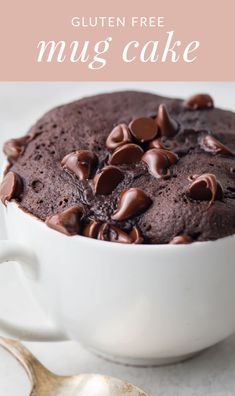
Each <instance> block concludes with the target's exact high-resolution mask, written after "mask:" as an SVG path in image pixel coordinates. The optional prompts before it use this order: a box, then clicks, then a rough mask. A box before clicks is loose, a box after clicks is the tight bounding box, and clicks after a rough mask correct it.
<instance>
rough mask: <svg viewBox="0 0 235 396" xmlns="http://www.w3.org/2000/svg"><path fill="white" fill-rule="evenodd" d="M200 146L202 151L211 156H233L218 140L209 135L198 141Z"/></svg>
mask: <svg viewBox="0 0 235 396" xmlns="http://www.w3.org/2000/svg"><path fill="white" fill-rule="evenodd" d="M200 146H201V148H202V149H203V150H205V151H208V152H210V153H212V154H223V155H234V154H233V152H232V151H231V150H230V149H229V148H228V147H226V146H224V145H223V144H222V143H221V142H220V141H219V140H217V139H216V138H214V137H213V136H211V135H207V136H204V137H202V138H201V139H200Z"/></svg>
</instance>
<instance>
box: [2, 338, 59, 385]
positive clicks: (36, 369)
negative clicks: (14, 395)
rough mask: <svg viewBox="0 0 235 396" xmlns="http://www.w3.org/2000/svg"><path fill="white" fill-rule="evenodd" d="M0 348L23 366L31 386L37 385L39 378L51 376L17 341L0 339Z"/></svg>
mask: <svg viewBox="0 0 235 396" xmlns="http://www.w3.org/2000/svg"><path fill="white" fill-rule="evenodd" d="M0 346H2V347H3V348H4V349H6V350H7V351H8V352H10V353H11V354H12V355H13V356H14V357H15V358H16V359H17V360H18V362H19V363H20V364H21V365H22V366H23V368H24V369H25V371H26V373H27V375H28V377H29V380H30V382H31V384H35V383H37V382H38V380H39V377H40V379H42V377H44V378H45V379H46V378H48V377H49V376H51V375H52V374H51V373H50V371H49V370H47V369H46V368H45V367H44V366H43V365H42V364H41V363H40V362H39V361H38V360H37V359H36V358H35V356H33V354H32V353H31V352H30V351H29V350H28V349H27V348H26V347H25V346H23V345H22V344H21V343H20V342H19V341H17V340H13V339H9V338H3V337H0Z"/></svg>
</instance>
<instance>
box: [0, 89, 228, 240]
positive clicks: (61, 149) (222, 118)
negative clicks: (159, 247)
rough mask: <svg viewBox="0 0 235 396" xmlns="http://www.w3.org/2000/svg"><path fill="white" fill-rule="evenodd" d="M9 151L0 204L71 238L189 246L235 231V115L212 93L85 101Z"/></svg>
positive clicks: (52, 116)
mask: <svg viewBox="0 0 235 396" xmlns="http://www.w3.org/2000/svg"><path fill="white" fill-rule="evenodd" d="M4 153H5V154H6V156H7V158H8V161H9V166H8V167H7V169H6V171H5V176H4V179H3V182H2V184H1V187H0V198H1V200H2V202H3V203H4V204H6V203H7V202H8V201H10V200H16V201H17V202H18V204H19V206H20V208H21V209H23V210H25V211H27V212H29V213H31V214H32V215H34V216H36V217H37V218H39V219H41V220H42V221H44V222H45V223H46V225H47V226H49V227H51V228H53V229H55V230H57V231H60V232H62V233H64V234H66V235H77V234H79V235H84V236H86V237H91V238H96V239H100V240H104V241H111V242H120V243H130V244H131V243H134V244H141V243H146V244H182V243H191V242H194V241H208V240H216V239H218V238H222V237H225V236H228V235H232V234H234V233H235V114H234V113H232V112H229V111H225V110H220V109H217V108H214V103H213V99H212V98H211V97H210V96H209V95H205V94H199V95H195V96H193V97H191V98H189V99H188V100H186V101H183V100H179V99H170V98H164V97H160V96H157V95H153V94H149V93H143V92H129V91H128V92H115V93H111V94H102V95H97V96H93V97H90V98H84V99H81V100H78V101H76V102H73V103H70V104H66V105H63V106H60V107H57V108H56V109H53V110H51V111H50V112H48V113H47V114H45V115H44V116H43V117H42V118H41V119H40V120H39V121H38V122H37V123H36V124H35V125H34V126H33V127H32V128H31V129H30V131H29V132H28V133H27V134H26V135H25V136H23V137H21V138H17V139H11V140H9V141H8V142H6V143H5V145H4Z"/></svg>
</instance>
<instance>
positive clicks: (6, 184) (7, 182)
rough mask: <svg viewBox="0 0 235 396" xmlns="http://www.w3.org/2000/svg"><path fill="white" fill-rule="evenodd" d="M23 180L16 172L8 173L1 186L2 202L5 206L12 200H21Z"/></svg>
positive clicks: (0, 197)
mask: <svg viewBox="0 0 235 396" xmlns="http://www.w3.org/2000/svg"><path fill="white" fill-rule="evenodd" d="M23 189H24V184H23V180H22V178H21V177H20V176H19V175H18V174H17V173H15V172H12V171H10V172H8V173H7V174H6V176H5V177H4V179H3V181H2V183H1V185H0V200H1V201H2V203H3V204H4V205H6V202H7V201H10V200H11V199H19V198H20V196H21V194H22V193H23Z"/></svg>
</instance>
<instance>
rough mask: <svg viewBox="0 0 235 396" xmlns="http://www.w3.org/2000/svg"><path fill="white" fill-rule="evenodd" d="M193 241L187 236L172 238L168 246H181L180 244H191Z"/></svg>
mask: <svg viewBox="0 0 235 396" xmlns="http://www.w3.org/2000/svg"><path fill="white" fill-rule="evenodd" d="M192 242H193V240H192V238H191V237H190V236H188V235H178V236H176V237H174V238H173V239H172V240H171V241H170V242H169V244H170V245H182V244H186V243H192Z"/></svg>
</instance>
